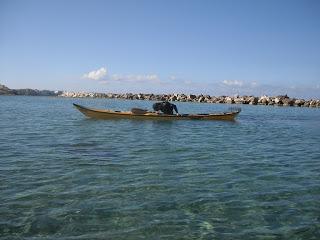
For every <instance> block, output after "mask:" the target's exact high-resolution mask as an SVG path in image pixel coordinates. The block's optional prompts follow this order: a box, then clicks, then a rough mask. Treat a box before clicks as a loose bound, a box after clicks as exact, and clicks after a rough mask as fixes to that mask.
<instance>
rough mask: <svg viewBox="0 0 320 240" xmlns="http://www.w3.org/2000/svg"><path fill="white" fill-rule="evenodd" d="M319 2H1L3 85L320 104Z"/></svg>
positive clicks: (6, 0) (0, 63)
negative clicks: (269, 97)
mask: <svg viewBox="0 0 320 240" xmlns="http://www.w3.org/2000/svg"><path fill="white" fill-rule="evenodd" d="M319 12H320V1H318V0H300V1H297V0H288V1H286V0H281V1H278V0H268V1H267V0H260V1H256V0H220V1H218V0H210V1H205V0H199V1H196V0H194V1H188V0H184V1H183V0H171V1H165V0H163V1H160V0H159V1H156V0H154V1H151V0H150V1H140V0H131V1H122V0H118V1H95V0H91V1H89V0H88V1H75V0H70V1H60V0H54V1H48V0H43V1H35V0H28V1H15V0H0V83H2V84H5V85H7V86H8V87H11V88H27V87H29V88H38V89H51V90H68V91H71V90H74V91H97V92H154V93H173V92H180V93H181V92H184V93H197V94H199V93H205V94H211V95H229V94H240V95H243V94H248V95H251V94H253V95H263V94H267V95H277V94H286V93H287V94H288V95H290V96H295V97H305V98H316V97H317V98H320V14H319Z"/></svg>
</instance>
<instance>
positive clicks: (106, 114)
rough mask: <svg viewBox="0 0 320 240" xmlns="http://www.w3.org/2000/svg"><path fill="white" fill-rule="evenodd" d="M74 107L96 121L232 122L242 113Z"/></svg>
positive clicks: (237, 110)
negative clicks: (174, 113) (175, 112)
mask: <svg viewBox="0 0 320 240" xmlns="http://www.w3.org/2000/svg"><path fill="white" fill-rule="evenodd" d="M73 105H74V106H75V107H76V108H77V109H78V110H79V111H80V112H81V113H83V114H84V115H85V116H87V117H89V118H95V119H151V120H229V121H232V120H234V119H235V117H236V116H237V115H238V114H239V113H240V112H241V109H240V108H239V109H236V110H234V111H230V112H223V113H212V114H181V115H168V114H162V113H156V112H146V113H143V114H135V113H132V112H131V111H113V110H107V109H106V110H103V109H95V108H88V107H84V106H81V105H78V104H75V103H73Z"/></svg>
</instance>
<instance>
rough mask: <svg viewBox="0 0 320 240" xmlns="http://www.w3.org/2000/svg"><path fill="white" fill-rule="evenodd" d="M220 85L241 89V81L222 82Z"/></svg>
mask: <svg viewBox="0 0 320 240" xmlns="http://www.w3.org/2000/svg"><path fill="white" fill-rule="evenodd" d="M222 83H223V84H224V85H227V86H238V87H241V86H242V85H243V81H240V80H223V81H222Z"/></svg>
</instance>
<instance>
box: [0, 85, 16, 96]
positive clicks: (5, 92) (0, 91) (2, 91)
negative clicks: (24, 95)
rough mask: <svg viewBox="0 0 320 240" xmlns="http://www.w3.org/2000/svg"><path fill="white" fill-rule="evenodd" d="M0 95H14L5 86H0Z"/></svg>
mask: <svg viewBox="0 0 320 240" xmlns="http://www.w3.org/2000/svg"><path fill="white" fill-rule="evenodd" d="M0 95H14V93H13V91H12V90H11V89H10V88H8V87H7V86H5V85H2V84H0Z"/></svg>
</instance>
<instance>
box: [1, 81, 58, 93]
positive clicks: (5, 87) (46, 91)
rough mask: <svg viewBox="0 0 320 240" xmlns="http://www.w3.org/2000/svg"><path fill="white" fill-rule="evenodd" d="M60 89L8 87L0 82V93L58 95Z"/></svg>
mask: <svg viewBox="0 0 320 240" xmlns="http://www.w3.org/2000/svg"><path fill="white" fill-rule="evenodd" d="M59 94H61V91H50V90H38V89H29V88H26V89H10V88H8V87H7V86H5V85H2V84H0V95H23V96H58V95H59Z"/></svg>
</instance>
